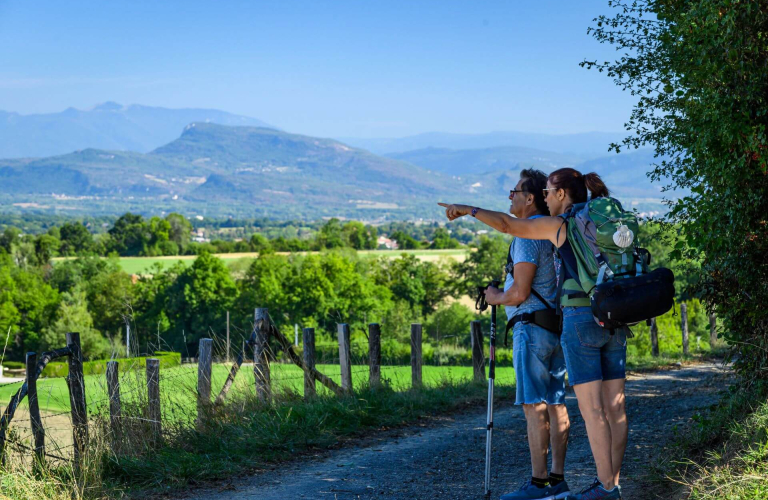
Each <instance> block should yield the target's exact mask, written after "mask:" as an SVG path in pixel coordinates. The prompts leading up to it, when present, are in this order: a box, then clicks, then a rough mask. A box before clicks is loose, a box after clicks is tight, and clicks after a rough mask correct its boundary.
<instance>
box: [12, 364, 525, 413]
mask: <svg viewBox="0 0 768 500" xmlns="http://www.w3.org/2000/svg"><path fill="white" fill-rule="evenodd" d="M229 366H230V365H228V364H224V363H217V364H214V365H213V373H212V377H211V385H212V394H213V395H214V396H215V395H217V394H218V391H219V390H220V389H221V387H222V386H223V385H224V381H225V380H226V378H227V375H228V374H229ZM317 369H318V370H320V372H321V373H324V374H326V375H328V376H329V377H331V378H332V379H333V380H334V381H336V382H337V383H341V375H340V369H339V365H318V366H317ZM270 370H271V378H272V384H273V387H274V389H275V390H276V391H291V392H296V393H299V394H301V393H302V392H303V387H304V375H303V372H302V371H301V369H300V368H299V367H297V366H296V365H289V364H283V363H272V364H271V367H270ZM381 374H382V378H383V379H386V380H387V381H388V383H389V385H390V386H391V387H392V388H393V389H394V390H398V391H401V390H405V389H410V388H411V367H410V366H382V370H381ZM422 376H423V381H424V384H425V385H426V386H427V387H436V386H439V385H440V384H441V383H442V382H443V381H445V380H453V381H457V382H463V381H468V380H470V379H471V378H472V367H470V366H442V367H440V366H424V367H423V374H422ZM496 378H497V379H498V380H499V383H505V384H514V381H515V375H514V370H513V369H512V368H511V367H499V368H498V369H497V374H496ZM352 381H353V386H358V387H359V386H362V385H363V384H365V383H367V381H368V366H367V365H354V366H353V367H352ZM144 384H145V382H144V373H143V372H142V371H140V370H139V371H135V372H129V373H121V375H120V392H121V399H123V400H125V401H128V402H130V401H132V400H138V399H140V397H141V396H142V395H143V394H144V393H145V392H146V386H145V385H144ZM20 386H21V382H18V383H16V384H10V385H5V386H2V387H0V402H1V403H0V407H2V406H5V405H6V404H7V402H8V401H9V400H10V398H11V396H12V395H13V394H14V393H15V392H16V390H17V389H18V388H19V387H20ZM196 387H197V365H182V366H178V367H173V368H168V369H165V370H162V371H161V376H160V393H161V398H162V401H163V403H166V402H167V403H169V404H171V405H175V406H183V407H188V408H195V407H196V404H197V403H196V399H195V398H196V396H195V394H196ZM317 387H318V391H319V392H320V393H321V394H322V393H323V392H324V391H326V389H325V387H323V386H322V385H321V384H320V383H318V384H317ZM37 391H38V400H39V404H40V409H41V411H46V412H62V411H67V410H69V409H70V406H69V392H68V390H67V386H66V381H65V379H63V378H48V379H40V380H39V381H38V384H37ZM251 391H253V372H252V365H244V366H243V367H242V368H241V370H240V372H239V373H238V375H237V377H236V378H235V383H234V385H233V387H232V389H231V391H230V393H231V394H237V393H248V392H251ZM85 392H86V399H87V403H88V409H89V412H90V413H91V414H96V413H98V411H100V410H103V409H104V407H105V406H106V404H107V402H108V399H107V389H106V377H105V375H86V376H85ZM24 408H26V399H25V400H24V401H23V402H22V404H21V405H20V409H24Z"/></svg>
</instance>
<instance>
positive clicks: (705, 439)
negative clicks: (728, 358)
mask: <svg viewBox="0 0 768 500" xmlns="http://www.w3.org/2000/svg"><path fill="white" fill-rule="evenodd" d="M655 469H656V471H655V472H656V483H657V484H656V485H655V488H654V489H656V490H657V491H663V492H664V493H663V495H662V496H663V498H676V499H677V498H685V499H689V500H736V499H738V500H764V499H765V498H768V384H766V383H765V382H763V383H762V384H747V383H737V384H734V385H733V386H732V387H731V388H730V390H729V392H728V394H727V395H726V396H725V397H723V399H722V400H721V401H720V403H718V404H716V405H713V406H712V407H711V408H710V409H709V410H708V411H705V412H703V413H700V414H697V415H695V416H694V417H693V421H692V423H691V425H690V426H689V427H688V428H687V429H686V430H685V431H684V432H683V433H682V435H681V436H679V438H678V440H677V442H676V443H675V445H674V447H673V448H672V450H671V451H670V453H667V454H665V456H664V457H662V458H661V459H660V460H659V462H658V463H657V464H656V466H655ZM672 492H675V493H674V494H672Z"/></svg>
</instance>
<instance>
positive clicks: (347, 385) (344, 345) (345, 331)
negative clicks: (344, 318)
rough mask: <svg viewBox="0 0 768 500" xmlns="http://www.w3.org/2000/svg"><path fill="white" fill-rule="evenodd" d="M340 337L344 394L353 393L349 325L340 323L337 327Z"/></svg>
mask: <svg viewBox="0 0 768 500" xmlns="http://www.w3.org/2000/svg"><path fill="white" fill-rule="evenodd" d="M337 332H338V337H339V365H340V367H341V389H342V390H343V391H344V392H352V359H351V353H350V343H349V325H348V324H346V323H339V324H338V326H337Z"/></svg>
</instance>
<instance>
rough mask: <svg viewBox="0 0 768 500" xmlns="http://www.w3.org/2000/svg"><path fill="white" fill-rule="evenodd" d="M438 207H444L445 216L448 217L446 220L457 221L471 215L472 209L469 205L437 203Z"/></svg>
mask: <svg viewBox="0 0 768 500" xmlns="http://www.w3.org/2000/svg"><path fill="white" fill-rule="evenodd" d="M438 205H440V206H441V207H445V216H446V217H448V220H454V219H458V218H459V217H463V216H464V215H469V214H471V213H472V207H470V206H469V205H448V204H447V203H438Z"/></svg>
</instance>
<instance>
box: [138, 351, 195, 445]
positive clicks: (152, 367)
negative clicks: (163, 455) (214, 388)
mask: <svg viewBox="0 0 768 500" xmlns="http://www.w3.org/2000/svg"><path fill="white" fill-rule="evenodd" d="M146 364H147V403H148V410H149V411H148V415H147V417H148V419H149V426H150V430H151V434H152V445H153V446H157V445H158V444H160V436H161V432H162V424H161V416H160V360H159V359H156V358H147V361H146ZM208 387H209V393H208V401H210V385H209V386H208Z"/></svg>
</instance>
